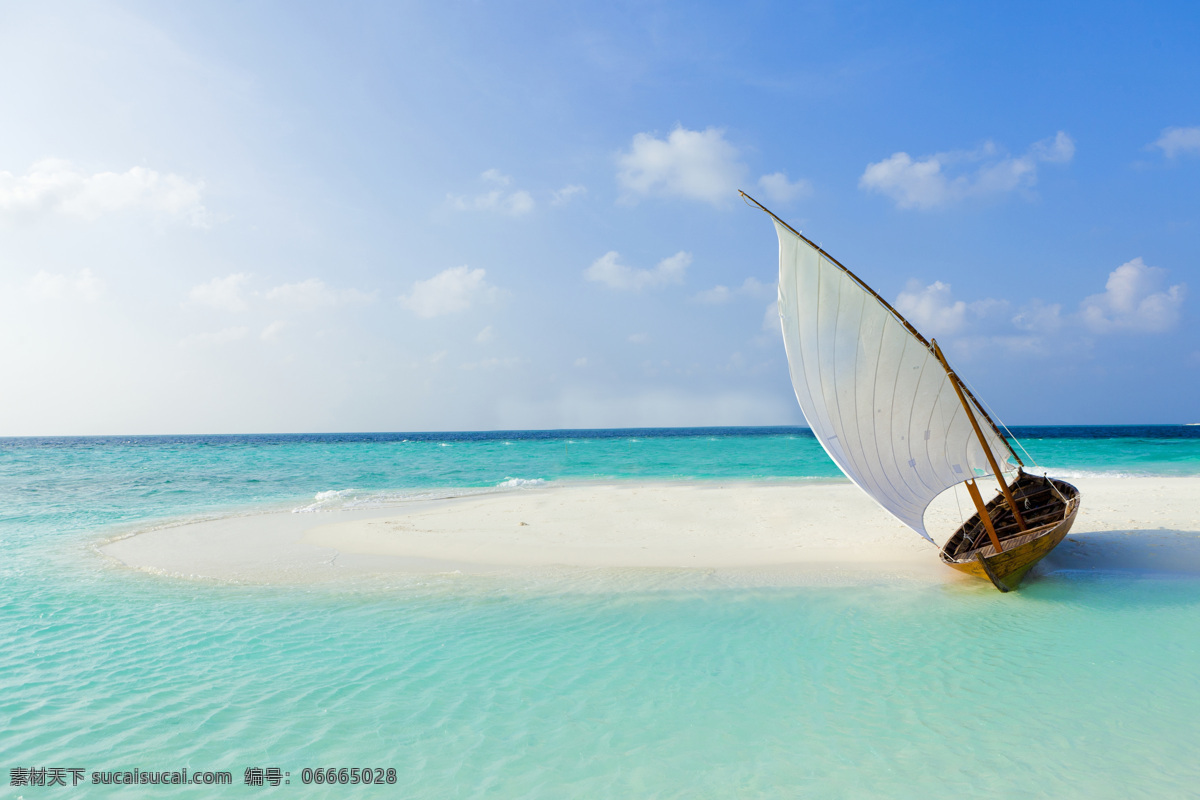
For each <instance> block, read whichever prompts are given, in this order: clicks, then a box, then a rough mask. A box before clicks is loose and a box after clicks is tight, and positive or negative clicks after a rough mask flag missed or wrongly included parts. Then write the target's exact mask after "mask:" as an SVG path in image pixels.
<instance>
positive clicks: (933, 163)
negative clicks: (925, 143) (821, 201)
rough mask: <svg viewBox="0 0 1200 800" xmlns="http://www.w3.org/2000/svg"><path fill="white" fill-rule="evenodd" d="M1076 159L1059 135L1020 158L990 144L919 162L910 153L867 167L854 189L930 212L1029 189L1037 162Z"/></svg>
mask: <svg viewBox="0 0 1200 800" xmlns="http://www.w3.org/2000/svg"><path fill="white" fill-rule="evenodd" d="M1074 156H1075V143H1074V142H1073V141H1072V140H1071V137H1070V136H1068V135H1067V134H1066V133H1064V132H1062V131H1059V132H1058V133H1057V134H1056V135H1055V136H1053V137H1052V138H1049V139H1044V140H1042V141H1040V142H1035V143H1034V144H1033V145H1031V146H1030V148H1029V150H1028V151H1027V152H1026V153H1025V155H1023V156H1019V157H1014V156H1008V155H1004V154H1002V153H1001V151H1000V150H999V148H997V147H996V145H995V144H993V143H992V142H987V143H985V144H984V145H983V147H981V148H979V149H978V150H974V151H969V152H966V151H956V152H948V153H937V154H934V155H932V156H926V157H925V158H923V159H920V160H917V161H914V160H913V158H912V157H911V156H910V155H909V154H908V153H895V154H893V155H892V156H891V157H890V158H885V159H884V160H883V161H878V162H876V163H874V164H868V165H867V168H866V170H865V171H864V172H863V174H862V177H861V178H859V181H858V185H859V188H861V189H865V190H867V191H873V192H878V193H879V194H883V195H885V196H887V197H890V198H891V199H892V200H894V201H895V203H896V206H897V207H898V208H918V209H930V208H937V207H939V206H945V205H949V204H951V203H955V202H959V201H962V200H965V199H967V198H971V197H984V196H988V195H999V194H1004V193H1007V192H1012V191H1015V190H1018V189H1029V188H1031V187H1033V186H1034V185H1035V184H1036V183H1037V171H1038V164H1039V163H1053V164H1065V163H1067V162H1069V161H1070V160H1071V159H1072V158H1073V157H1074ZM964 165H965V166H966V169H965V170H964V169H963V167H964ZM974 165H977V166H974ZM972 166H974V169H970V167H972Z"/></svg>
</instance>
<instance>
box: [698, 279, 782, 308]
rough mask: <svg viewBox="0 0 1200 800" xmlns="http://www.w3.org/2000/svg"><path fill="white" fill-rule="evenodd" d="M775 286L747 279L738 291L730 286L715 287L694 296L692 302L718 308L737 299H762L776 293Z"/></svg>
mask: <svg viewBox="0 0 1200 800" xmlns="http://www.w3.org/2000/svg"><path fill="white" fill-rule="evenodd" d="M774 291H775V286H774V284H771V285H767V284H765V283H763V282H762V281H760V280H758V279H757V278H746V280H744V281H743V282H742V285H741V286H739V287H738V288H736V289H730V288H729V287H728V286H714V287H713V288H711V289H705V290H704V291H702V292H697V293H696V294H694V295H692V297H691V300H692V302H694V303H700V304H701V305H708V306H717V305H723V304H725V303H728V302H729V301H731V300H733V299H734V298H735V297H739V296H740V297H762V296H763V295H765V294H767V293H768V292H774Z"/></svg>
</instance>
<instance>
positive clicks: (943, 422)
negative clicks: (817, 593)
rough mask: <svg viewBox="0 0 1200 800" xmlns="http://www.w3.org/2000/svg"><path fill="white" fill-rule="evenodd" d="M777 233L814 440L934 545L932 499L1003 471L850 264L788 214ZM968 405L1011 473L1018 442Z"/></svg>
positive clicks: (793, 346)
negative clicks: (803, 232)
mask: <svg viewBox="0 0 1200 800" xmlns="http://www.w3.org/2000/svg"><path fill="white" fill-rule="evenodd" d="M775 230H776V232H777V233H778V234H779V317H780V320H781V322H782V324H783V341H784V346H785V348H786V349H787V358H788V368H789V370H790V371H791V376H792V386H793V387H794V388H795V390H796V399H797V400H798V401H799V402H800V408H801V410H802V411H803V412H804V417H805V419H807V420H808V424H809V426H810V427H811V428H812V432H813V435H814V436H816V437H817V441H819V442H820V443H821V446H822V447H824V448H825V452H827V453H829V456H830V457H831V458H832V459H833V460H834V461H835V462H836V463H837V465H838V466H839V467H841V470H842V472H844V473H846V477H848V478H849V479H850V480H852V481H854V482H855V483H856V484H858V486H859V488H861V489H862V490H863V491H864V492H866V493H867V494H869V495H870V496H871V497H872V498H874V499H875V501H876V502H878V503H879V504H880V505H881V506H883V507H884V508H885V509H887V510H888V511H889V512H891V513H892V514H894V515H895V516H896V518H897V519H899V520H900V521H901V522H903V523H904V524H905V525H907V526H909V527H910V528H912V529H913V530H915V531H916V532H917V533H919V534H921V535H922V536H924V537H925V538H926V539H929V540H930V541H931V542H932V541H933V539H931V538H930V536H929V534H928V533H927V532H926V531H925V522H924V516H925V509H926V508H927V507H928V506H929V503H930V502H931V501H932V500H933V499H934V498H935V497H937V495H939V494H940V493H941V492H942V491H944V490H945V489H947V488H949V487H951V486H954V485H955V484H957V483H961V482H963V481H965V480H967V479H969V478H973V477H982V476H987V475H991V474H992V470H991V469H990V468H989V466H988V461H987V456H986V455H985V454H984V451H983V447H982V445H981V444H980V442H979V438H978V437H977V436H976V435H975V431H974V429H973V428H972V426H971V421H970V420H969V419H968V418H967V415H966V411H965V410H964V408H963V405H962V403H960V402H959V399H958V395H957V394H956V393H955V391H954V386H953V384H952V383H951V382H950V377H949V376H948V375H947V373H946V369H945V368H944V367H943V366H942V364H941V362H940V361H939V360H938V358H937V356H935V355H934V354H933V352H931V350H930V348H929V347H928V346H927V345H926V344H925V343H924V342H922V341H921V339H919V338H918V337H916V336H914V335H913V334H912V333H911V332H910V331H909V330H908V329H907V328H906V327H905V325H904V323H902V322H901V321H900V320H899V319H897V317H896V315H895V314H894V313H893V312H892V311H890V310H889V309H888V308H887V307H886V306H885V305H884V304H883V303H882V301H880V299H879V298H878V297H877V296H875V295H874V294H873V293H872V292H870V291H868V290H867V289H866V288H865V287H864V286H862V285H861V284H860V283H859V282H858V281H856V280H855V279H854V278H853V277H851V275H850V274H849V273H848V272H847V271H846V270H845V269H843V268H842V267H840V266H838V265H837V264H835V263H833V262H832V261H830V260H829V259H828V258H826V257H825V256H824V255H823V254H822V253H821V252H820V251H818V250H817V249H816V248H815V247H813V246H812V245H811V244H810V243H809V242H807V241H805V240H804V239H802V238H801V237H799V236H797V235H796V234H795V233H794V232H792V231H791V230H789V229H788V228H787V227H786V226H784V225H781V224H780V223H779V222H778V221H776V222H775ZM968 403H969V404H970V406H971V411H972V413H974V414H975V418H976V420H977V421H979V423H980V427H981V429H982V430H983V433H984V439H986V441H987V444H988V447H989V448H990V449H991V451H992V453H993V455H994V456H995V459H996V462H997V463H998V464H1000V465H1001V469H1002V470H1004V469H1005V468H1006V467H1007V466H1008V461H1007V459H1008V456H1009V454H1010V450H1009V448H1008V444H1007V443H1006V442H1005V441H1004V440H1003V439H1002V438H1001V437H1000V436H999V435H998V434H997V433H996V432H995V431H994V430H993V429H992V427H991V425H990V424H989V423H988V422H987V416H986V415H985V414H983V413H982V412H981V411H980V410H979V409H978V407H977V406H976V405H975V404H974V403H973V402H972V401H970V400H968ZM1014 469H1015V467H1014Z"/></svg>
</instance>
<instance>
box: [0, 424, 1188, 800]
mask: <svg viewBox="0 0 1200 800" xmlns="http://www.w3.org/2000/svg"><path fill="white" fill-rule="evenodd" d="M1081 430H1084V431H1094V430H1096V429H1074V430H1073V431H1070V432H1071V433H1073V434H1074V435H1072V436H1070V437H1063V436H1044V437H1042V438H1038V437H1036V436H1034V437H1031V438H1029V437H1028V433H1027V432H1024V433H1025V436H1023V438H1026V446H1027V447H1029V448H1030V450H1031V451H1032V452H1033V453H1034V455H1035V456H1036V457H1038V459H1039V461H1041V460H1046V461H1050V462H1053V463H1054V464H1056V465H1059V466H1060V468H1061V469H1066V470H1078V471H1081V472H1096V471H1104V472H1117V473H1121V472H1126V473H1135V472H1139V471H1140V470H1149V474H1163V473H1166V474H1193V475H1194V474H1200V435H1197V436H1192V437H1187V438H1183V437H1176V438H1167V437H1159V438H1154V437H1148V436H1146V435H1145V434H1144V432H1143V433H1140V434H1138V435H1137V436H1133V435H1110V436H1105V437H1099V438H1097V437H1091V436H1086V435H1082V434H1081ZM1152 430H1153V429H1152ZM1035 432H1036V431H1035ZM1041 432H1043V433H1045V432H1046V431H1045V430H1043V431H1041ZM1018 433H1019V434H1021V433H1023V432H1020V431H1019V432H1018ZM1198 434H1200V432H1198ZM409 436H410V437H411V435H409ZM404 438H406V437H404V436H399V437H394V438H392V437H379V438H376V439H372V438H369V437H364V438H362V439H360V440H357V441H356V440H353V439H350V438H347V437H343V438H338V437H326V438H322V437H293V438H290V439H289V438H287V437H220V438H218V437H197V438H194V439H185V438H178V439H168V440H131V442H130V443H128V444H125V443H121V442H118V441H114V440H72V441H70V442H67V441H64V440H58V441H53V442H46V441H42V442H30V441H29V440H22V441H19V442H16V443H14V442H13V441H12V440H8V441H5V442H2V443H0V488H2V489H3V495H4V497H6V498H12V500H11V501H10V502H7V503H6V511H5V516H4V517H3V518H2V519H0V542H2V543H3V544H2V546H3V547H4V553H5V556H6V558H5V559H4V564H3V566H0V581H2V582H3V587H2V588H3V593H2V595H0V637H2V638H0V640H2V641H4V642H5V646H4V647H3V648H2V649H0V769H5V770H8V769H12V768H13V767H21V766H26V767H56V766H57V767H82V768H84V769H85V770H87V774H90V772H91V771H94V770H120V769H134V768H140V769H143V770H174V769H180V768H183V767H187V768H189V769H190V770H191V771H193V772H195V771H197V770H229V771H230V772H232V773H233V780H234V784H235V785H238V786H241V785H242V782H243V778H244V771H245V769H246V768H247V767H264V768H265V767H279V768H281V769H282V770H285V771H287V772H290V773H291V774H290V780H291V781H292V783H291V785H290V786H289V787H287V791H286V793H287V794H288V795H292V796H325V795H327V794H329V793H330V792H331V790H330V789H329V787H318V786H309V787H307V788H306V787H305V786H303V785H301V770H302V769H303V768H305V767H328V766H333V767H355V766H357V767H384V768H393V769H395V770H396V781H397V783H396V786H395V787H391V791H393V792H395V793H396V794H397V795H398V796H410V797H430V798H433V797H439V798H440V797H477V796H478V797H555V798H559V797H571V796H577V797H630V796H637V797H796V796H819V797H861V796H880V795H882V796H890V797H909V796H911V797H928V796H938V797H948V796H962V795H964V794H966V795H986V796H997V797H1010V796H1011V797H1017V796H1029V795H1034V796H1052V797H1139V796H1144V797H1163V796H1189V794H1191V793H1194V792H1195V789H1194V787H1195V785H1196V784H1197V782H1198V781H1200V771H1198V768H1197V766H1196V764H1197V761H1196V759H1195V757H1194V754H1195V752H1196V750H1197V747H1200V729H1198V728H1197V726H1196V724H1195V720H1196V719H1197V718H1198V717H1200V689H1198V688H1197V686H1196V681H1195V677H1194V673H1195V668H1196V665H1197V664H1198V663H1200V614H1197V611H1198V606H1200V584H1198V583H1197V582H1195V581H1192V580H1181V579H1170V578H1166V577H1162V576H1154V575H1144V574H1135V573H1131V572H1127V573H1112V574H1108V575H1094V574H1088V575H1082V574H1078V573H1070V572H1065V571H1059V572H1053V573H1051V574H1048V575H1045V576H1042V577H1041V578H1039V579H1038V580H1036V581H1032V582H1030V583H1029V584H1028V585H1027V586H1025V587H1024V588H1023V589H1022V590H1021V591H1020V592H1018V593H1014V594H1009V595H1000V594H998V593H996V592H995V591H993V590H992V589H991V588H990V587H986V586H982V585H979V586H974V585H970V584H966V585H964V584H958V583H954V584H948V585H945V586H929V585H924V584H914V583H910V582H901V581H892V582H887V581H879V582H876V583H869V584H862V585H856V586H840V587H839V586H814V587H795V588H788V589H782V588H781V589H769V590H768V589H730V588H714V589H710V590H706V591H697V590H695V589H685V588H662V589H659V590H653V589H651V588H648V587H652V586H654V585H655V581H654V580H653V576H650V577H649V578H647V576H646V575H642V576H640V578H639V580H638V581H637V582H635V583H636V585H635V586H631V587H624V588H621V589H618V588H617V587H615V586H608V585H607V584H606V583H605V582H604V581H599V582H597V581H589V580H585V579H583V578H580V579H574V578H567V579H564V580H562V581H559V582H529V583H519V582H515V581H513V580H500V579H497V580H483V579H464V578H461V577H454V576H441V577H433V578H420V579H418V578H413V579H408V580H392V581H389V582H363V583H360V584H357V585H353V586H340V587H332V588H331V587H315V588H308V589H295V588H293V589H283V588H270V587H246V586H233V585H219V584H209V583H190V582H185V581H174V580H164V579H159V578H155V577H152V576H146V575H141V574H137V573H132V572H129V571H126V570H123V569H120V568H117V567H115V566H113V565H111V564H110V563H108V562H107V561H105V560H104V559H103V558H101V557H100V556H98V555H97V554H96V553H95V552H94V551H93V550H92V549H91V547H90V545H91V543H93V542H94V541H96V540H97V539H99V538H101V537H103V536H105V535H109V534H110V533H111V532H112V531H113V530H114V529H116V528H124V527H128V526H131V525H144V524H146V523H147V521H149V520H155V519H162V518H165V517H171V516H177V515H193V514H207V513H220V512H223V511H227V510H230V509H244V508H246V507H248V506H254V505H260V504H261V505H270V506H272V507H295V508H304V507H308V506H312V505H313V504H314V503H319V502H325V504H326V506H328V505H330V504H335V505H339V506H344V505H347V504H354V503H383V502H392V501H395V500H396V499H398V498H402V497H405V496H410V495H411V494H414V493H428V492H430V491H447V490H453V491H458V490H464V489H470V490H494V487H495V486H496V485H497V484H500V483H502V482H504V481H508V480H511V479H514V478H519V479H521V480H538V479H540V480H550V481H553V480H562V479H589V478H606V479H630V478H633V479H638V478H646V477H652V478H692V479H695V478H700V479H705V478H707V479H732V478H748V477H755V478H760V479H771V478H796V477H813V478H827V477H829V472H830V471H831V470H833V469H834V468H833V467H832V465H831V464H828V463H827V462H826V463H822V462H821V461H820V458H823V456H821V454H820V452H819V449H817V446H816V444H815V442H814V441H813V440H812V439H811V438H808V437H806V435H805V434H804V432H803V431H795V430H782V431H770V432H763V431H751V432H738V431H722V432H714V431H705V432H700V433H694V434H692V435H682V436H681V435H674V432H671V435H658V436H656V435H655V434H654V433H653V432H617V433H612V434H609V433H602V434H596V433H595V432H592V435H590V437H585V436H584V435H583V434H580V433H577V432H572V433H570V434H564V435H559V436H546V435H542V434H538V435H535V436H529V437H526V438H521V435H520V434H512V435H509V436H507V437H505V436H489V437H487V438H481V439H471V438H469V436H464V435H454V436H451V437H446V438H443V439H438V438H436V437H429V438H426V439H424V440H417V439H414V438H410V440H409V441H408V442H405V441H402V440H403V439H404ZM214 439H215V441H213V440H214ZM505 442H512V444H505ZM1164 442H1165V444H1164ZM408 445H414V447H412V448H409V449H406V448H407V447H408ZM443 445H448V446H443ZM589 447H590V448H592V449H591V450H587V448H589ZM572 448H574V451H573V452H572V450H571V449H572ZM585 450H586V451H587V455H586V456H585V455H577V454H578V453H580V451H585ZM1113 454H1116V456H1117V457H1114V455H1113ZM556 459H559V460H556ZM573 459H574V460H573ZM1096 463H1102V464H1103V465H1104V468H1103V469H1097V468H1096V467H1095V464H1096ZM806 465H809V466H806ZM1148 465H1149V466H1148ZM1141 474H1146V473H1144V472H1143V473H1141ZM504 490H507V491H519V490H520V489H519V488H510V489H504ZM327 492H334V493H335V494H334V495H332V496H327V497H326V499H325V501H318V500H317V498H316V495H317V493H327ZM864 501H865V499H864ZM584 578H586V576H584ZM668 578H669V576H664V579H663V580H662V582H661V586H663V587H670V586H672V582H671V581H670V580H669V579H668ZM8 777H9V776H8V774H7V772H5V773H0V780H3V781H4V785H5V788H10V787H9V786H8V780H7V778H8ZM11 791H14V792H18V793H19V792H20V791H21V790H17V789H12V790H11ZM24 791H25V796H26V797H33V796H36V795H39V794H40V793H46V792H51V791H57V792H66V791H70V790H65V789H54V790H51V789H33V788H31V789H27V790H24ZM75 791H79V790H75ZM88 791H89V792H91V793H99V794H107V793H113V794H115V793H118V792H122V793H125V794H128V792H129V791H130V790H122V789H120V788H117V787H95V788H91V789H89V790H88ZM136 791H139V792H140V793H141V794H142V795H144V796H174V795H179V794H186V795H190V796H205V795H206V794H213V795H217V796H220V795H222V794H226V793H230V792H233V791H245V790H244V789H242V790H233V789H220V790H212V789H209V790H205V789H202V788H199V787H168V786H153V787H142V788H141V789H140V790H136ZM268 791H269V790H268ZM337 791H338V792H342V793H345V792H348V791H350V790H349V789H344V788H339V789H338V790H337ZM361 792H362V790H361V789H359V793H361ZM375 792H376V793H378V794H380V795H383V794H385V793H390V792H388V791H387V790H382V789H377V790H375Z"/></svg>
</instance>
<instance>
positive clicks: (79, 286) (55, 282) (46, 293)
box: [25, 267, 104, 303]
mask: <svg viewBox="0 0 1200 800" xmlns="http://www.w3.org/2000/svg"><path fill="white" fill-rule="evenodd" d="M25 291H26V293H27V294H28V295H29V296H30V297H32V298H33V299H35V300H55V301H58V300H66V299H68V298H78V299H81V300H84V301H85V302H88V303H94V302H96V301H97V300H99V299H100V295H102V294H104V282H103V281H102V280H100V278H98V277H97V276H96V274H95V273H93V272H92V271H91V270H90V269H88V268H87V267H84V268H83V269H81V270H79V271H78V272H76V273H75V274H74V275H61V274H58V273H52V272H46V271H45V270H39V271H38V272H37V273H35V274H34V275H33V277H31V278H30V279H29V281H28V282H26V284H25Z"/></svg>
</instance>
